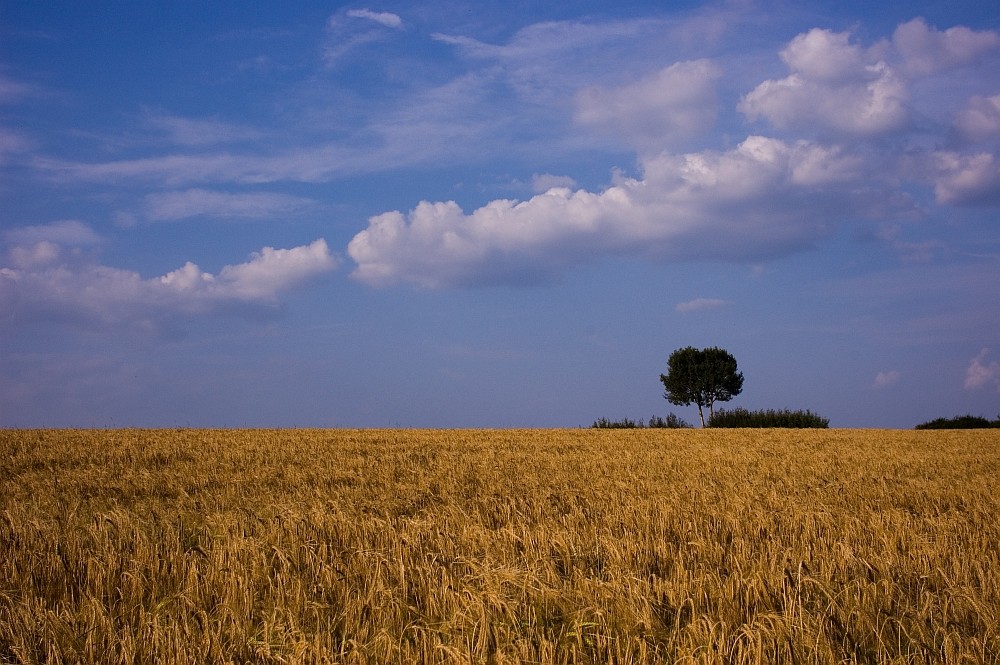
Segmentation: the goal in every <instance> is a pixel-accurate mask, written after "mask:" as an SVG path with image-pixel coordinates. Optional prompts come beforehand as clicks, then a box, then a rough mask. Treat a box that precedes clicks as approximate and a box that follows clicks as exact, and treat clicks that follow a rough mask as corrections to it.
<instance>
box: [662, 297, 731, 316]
mask: <svg viewBox="0 0 1000 665" xmlns="http://www.w3.org/2000/svg"><path fill="white" fill-rule="evenodd" d="M728 304H729V302H728V301H726V300H720V299H718V298H695V299H694V300H688V301H687V302H682V303H677V307H675V309H676V310H677V311H678V312H681V313H685V312H697V311H699V310H703V309H719V308H720V307H725V306H726V305H728Z"/></svg>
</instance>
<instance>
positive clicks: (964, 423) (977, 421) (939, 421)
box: [913, 414, 1000, 429]
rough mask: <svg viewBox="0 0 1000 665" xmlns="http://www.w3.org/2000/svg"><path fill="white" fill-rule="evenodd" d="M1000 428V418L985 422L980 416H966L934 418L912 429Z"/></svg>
mask: <svg viewBox="0 0 1000 665" xmlns="http://www.w3.org/2000/svg"><path fill="white" fill-rule="evenodd" d="M993 427H1000V416H997V419H996V420H987V419H986V418H983V417H982V416H973V415H971V414H966V415H964V416H955V417H954V418H935V419H934V420H929V421H927V422H926V423H920V424H919V425H917V426H916V427H914V428H913V429H987V428H993Z"/></svg>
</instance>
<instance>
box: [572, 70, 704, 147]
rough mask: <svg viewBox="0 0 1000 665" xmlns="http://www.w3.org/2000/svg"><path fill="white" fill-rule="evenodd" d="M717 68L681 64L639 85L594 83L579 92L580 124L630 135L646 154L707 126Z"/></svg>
mask: <svg viewBox="0 0 1000 665" xmlns="http://www.w3.org/2000/svg"><path fill="white" fill-rule="evenodd" d="M720 76H721V71H720V70H719V68H718V67H716V66H715V65H714V64H712V63H711V62H710V61H708V60H695V61H692V62H678V63H675V64H673V65H670V66H669V67H666V68H665V69H662V70H660V71H659V72H656V73H655V74H653V75H651V76H648V77H646V78H644V79H642V80H640V81H637V82H635V83H629V84H626V85H622V86H618V87H613V88H608V87H602V86H591V87H587V88H584V89H583V90H581V91H580V92H579V93H578V94H577V96H576V112H575V114H574V119H575V121H576V122H577V123H578V124H581V125H585V126H588V127H591V128H594V129H596V130H598V131H600V132H602V133H605V134H609V135H612V136H621V137H623V138H625V139H627V140H628V141H629V142H630V143H631V144H632V145H633V146H634V147H636V148H638V149H639V150H640V151H642V152H645V153H650V152H658V151H660V150H662V149H664V148H665V147H669V146H672V145H676V144H677V143H678V142H682V141H686V140H689V139H691V138H692V137H693V136H696V135H697V134H700V133H701V132H704V131H705V130H706V129H709V128H710V127H711V125H712V123H713V122H714V120H715V116H716V112H717V108H716V105H717V103H716V98H715V81H716V80H717V79H718V78H719V77H720Z"/></svg>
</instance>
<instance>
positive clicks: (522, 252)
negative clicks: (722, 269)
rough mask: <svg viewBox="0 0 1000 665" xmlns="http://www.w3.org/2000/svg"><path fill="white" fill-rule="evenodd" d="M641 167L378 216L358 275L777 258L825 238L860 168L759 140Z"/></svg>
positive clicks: (550, 271) (471, 277)
mask: <svg viewBox="0 0 1000 665" xmlns="http://www.w3.org/2000/svg"><path fill="white" fill-rule="evenodd" d="M642 167H643V178H642V179H634V178H626V177H619V178H618V179H617V182H616V183H615V184H614V185H612V186H611V187H609V188H607V189H605V190H604V191H601V192H590V191H586V190H582V189H581V190H575V191H574V190H571V189H569V188H554V189H550V190H549V191H547V192H545V193H543V194H539V195H537V196H534V197H532V198H531V199H528V200H527V201H512V200H502V199H501V200H495V201H492V202H490V203H488V204H487V205H485V206H483V207H481V208H479V209H477V210H474V211H473V212H472V213H469V214H466V213H465V212H464V211H463V210H462V209H461V208H460V207H459V206H458V205H457V204H456V203H454V202H439V203H430V202H426V201H425V202H421V203H420V204H419V205H418V206H417V207H416V208H414V209H413V210H412V211H410V212H409V213H408V214H406V215H404V214H403V213H401V212H398V211H393V212H388V213H384V214H381V215H377V216H375V217H372V218H371V219H370V220H369V225H368V228H367V229H365V230H364V231H361V232H360V233H358V234H357V235H355V237H354V238H353V239H352V240H351V242H350V244H349V245H348V253H349V254H350V256H351V258H352V259H353V260H354V261H355V262H356V263H357V268H356V269H355V270H354V272H353V273H352V274H353V276H354V277H355V278H356V279H359V280H361V281H363V282H367V283H369V284H373V285H388V284H394V283H398V282H410V283H413V284H417V285H420V286H423V287H430V288H435V287H443V286H457V285H475V284H483V283H487V284H488V283H523V282H525V281H540V280H541V281H544V280H546V279H551V278H553V277H554V276H556V275H557V274H558V273H560V272H561V271H562V270H565V269H567V268H569V267H572V266H575V265H577V264H580V263H583V262H585V261H590V260H594V259H599V258H601V257H605V256H609V255H614V254H619V253H632V254H639V255H646V256H649V257H651V258H659V259H674V260H705V259H733V260H751V259H754V258H761V257H766V256H774V255H778V254H783V253H786V252H788V251H791V250H792V249H798V248H802V247H804V246H807V245H809V244H811V243H812V242H813V241H815V240H816V239H817V238H819V237H821V236H822V235H823V234H824V233H826V231H827V229H828V227H829V225H830V224H831V223H832V222H833V221H834V220H835V219H836V218H837V217H838V216H839V215H841V214H843V212H844V206H845V205H846V203H847V202H846V199H845V197H846V196H847V195H848V192H849V190H850V187H849V186H847V185H848V184H849V183H851V182H852V181H853V180H854V179H856V178H858V177H859V175H860V174H859V173H857V165H856V163H855V161H854V160H853V158H852V157H851V156H849V155H843V154H841V152H840V151H838V150H833V149H829V148H825V147H823V146H819V145H816V144H812V143H808V142H797V143H792V144H789V143H785V142H783V141H779V140H776V139H770V138H766V137H761V136H751V137H749V138H747V139H746V140H745V141H744V142H743V143H741V144H740V145H739V146H737V147H736V148H734V149H733V150H730V151H727V152H722V153H719V152H714V151H706V152H700V153H689V154H684V155H673V154H670V153H664V154H661V155H658V156H656V157H650V158H645V159H643V160H642ZM841 184H844V185H845V186H844V187H841V186H840V185H841ZM818 185H823V190H824V191H823V193H818V192H817V190H816V187H817V186H818ZM834 201H836V203H834Z"/></svg>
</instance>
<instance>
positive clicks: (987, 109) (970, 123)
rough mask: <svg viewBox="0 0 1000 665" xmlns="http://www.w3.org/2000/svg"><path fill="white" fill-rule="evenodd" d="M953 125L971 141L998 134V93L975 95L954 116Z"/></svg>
mask: <svg viewBox="0 0 1000 665" xmlns="http://www.w3.org/2000/svg"><path fill="white" fill-rule="evenodd" d="M955 127H956V128H957V129H958V131H959V132H960V133H961V134H962V136H964V137H965V138H967V139H969V140H971V141H983V140H985V139H989V138H992V137H994V136H1000V95H993V96H992V97H982V96H980V95H976V96H974V97H972V99H970V100H969V104H968V106H967V107H966V108H964V109H963V110H961V111H959V112H958V114H957V115H956V117H955Z"/></svg>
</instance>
